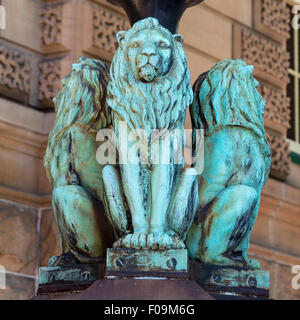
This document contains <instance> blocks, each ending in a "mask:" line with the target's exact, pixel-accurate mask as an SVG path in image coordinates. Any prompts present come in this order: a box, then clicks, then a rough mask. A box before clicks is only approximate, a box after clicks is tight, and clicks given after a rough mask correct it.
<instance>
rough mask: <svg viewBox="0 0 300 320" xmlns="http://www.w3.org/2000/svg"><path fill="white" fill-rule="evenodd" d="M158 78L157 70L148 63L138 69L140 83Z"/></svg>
mask: <svg viewBox="0 0 300 320" xmlns="http://www.w3.org/2000/svg"><path fill="white" fill-rule="evenodd" d="M157 76H158V68H156V67H155V66H153V65H152V64H150V63H147V64H146V65H144V66H142V67H140V68H139V77H140V79H141V80H142V81H145V82H150V81H152V80H153V79H154V78H156V77H157Z"/></svg>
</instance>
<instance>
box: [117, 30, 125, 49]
mask: <svg viewBox="0 0 300 320" xmlns="http://www.w3.org/2000/svg"><path fill="white" fill-rule="evenodd" d="M125 36H126V31H119V32H118V33H117V35H116V38H117V41H118V43H119V46H120V47H122V42H123V40H124V39H125Z"/></svg>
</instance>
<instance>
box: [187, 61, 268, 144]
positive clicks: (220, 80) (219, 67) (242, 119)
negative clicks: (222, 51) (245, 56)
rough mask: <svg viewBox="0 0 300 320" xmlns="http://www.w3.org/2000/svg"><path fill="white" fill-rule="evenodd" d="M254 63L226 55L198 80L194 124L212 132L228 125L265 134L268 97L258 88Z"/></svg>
mask: <svg viewBox="0 0 300 320" xmlns="http://www.w3.org/2000/svg"><path fill="white" fill-rule="evenodd" d="M258 85H259V83H258V81H256V80H255V78H254V77H253V66H249V65H247V64H246V62H244V61H243V60H240V59H237V60H230V59H225V60H223V61H221V62H219V63H217V64H216V65H215V66H214V67H213V68H212V69H211V70H210V71H209V72H206V73H204V74H202V75H201V76H200V77H199V78H198V80H197V81H196V82H195V84H194V88H193V89H194V94H195V97H194V102H193V105H192V107H191V116H192V119H193V127H194V128H197V129H200V128H201V129H204V130H205V135H206V136H210V135H212V134H214V133H215V132H216V131H217V130H220V129H222V128H223V127H226V126H238V127H244V128H248V129H250V130H252V131H253V132H255V133H256V134H257V135H258V136H260V137H262V138H263V139H266V138H265V130H264V121H263V113H264V110H265V104H266V101H265V100H264V99H263V97H262V96H261V95H260V94H259V92H258V91H257V89H256V88H257V86H258Z"/></svg>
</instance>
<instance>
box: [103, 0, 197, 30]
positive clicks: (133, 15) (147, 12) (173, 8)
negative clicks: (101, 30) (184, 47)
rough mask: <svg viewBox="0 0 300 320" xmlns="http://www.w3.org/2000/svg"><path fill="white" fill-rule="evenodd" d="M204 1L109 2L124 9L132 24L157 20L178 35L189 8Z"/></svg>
mask: <svg viewBox="0 0 300 320" xmlns="http://www.w3.org/2000/svg"><path fill="white" fill-rule="evenodd" d="M202 1H203V0H163V1H162V0H108V2H111V3H112V4H114V5H117V6H120V7H122V8H123V9H124V10H125V11H126V14H127V16H128V18H129V20H130V22H131V25H134V24H135V23H136V22H138V21H140V20H143V19H146V18H148V17H152V18H156V19H157V20H158V21H159V23H160V24H161V25H162V26H163V27H165V28H167V29H168V30H169V31H170V32H171V33H176V32H177V29H178V24H179V20H180V18H181V16H182V14H183V13H184V11H185V10H186V9H187V8H188V7H192V6H195V5H197V4H199V3H201V2H202Z"/></svg>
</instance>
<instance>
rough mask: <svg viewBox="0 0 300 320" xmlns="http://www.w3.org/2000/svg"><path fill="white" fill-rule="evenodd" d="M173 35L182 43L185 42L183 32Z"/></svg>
mask: <svg viewBox="0 0 300 320" xmlns="http://www.w3.org/2000/svg"><path fill="white" fill-rule="evenodd" d="M173 37H174V39H175V40H176V41H178V42H180V43H181V44H183V43H184V37H183V36H182V35H181V34H174V35H173Z"/></svg>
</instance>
